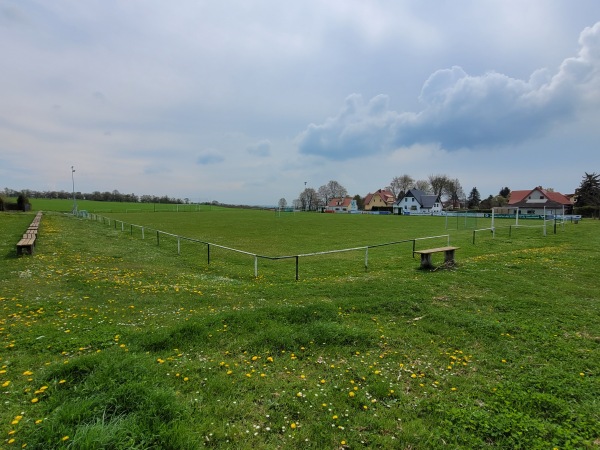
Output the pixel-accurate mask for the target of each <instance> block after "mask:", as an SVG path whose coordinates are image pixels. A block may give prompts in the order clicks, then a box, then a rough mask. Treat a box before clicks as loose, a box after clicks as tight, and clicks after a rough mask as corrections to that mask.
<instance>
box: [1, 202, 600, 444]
mask: <svg viewBox="0 0 600 450" xmlns="http://www.w3.org/2000/svg"><path fill="white" fill-rule="evenodd" d="M141 214H143V213H136V217H139V218H142V219H143V220H139V222H140V223H141V224H147V225H148V226H152V227H153V228H155V229H161V230H165V231H172V232H173V234H176V235H185V236H191V237H198V238H200V237H202V238H206V240H207V241H212V242H217V243H223V244H224V243H231V245H232V246H233V247H236V248H241V249H245V250H250V251H257V249H258V250H260V249H264V252H265V253H267V254H280V253H279V252H280V251H282V250H284V251H285V250H287V251H289V252H290V253H302V252H304V251H306V249H308V250H309V251H311V252H315V251H324V250H328V249H332V248H334V249H335V248H344V247H347V246H348V242H351V243H352V244H353V245H356V246H362V245H369V244H373V243H379V242H388V241H393V240H397V239H401V238H405V237H414V236H416V235H420V234H421V233H423V234H427V235H439V234H444V233H443V232H440V231H441V230H443V228H444V226H443V222H440V221H438V220H436V218H428V217H425V218H421V220H420V221H415V220H414V219H417V218H408V217H406V218H402V217H367V216H365V217H360V218H359V217H343V216H339V217H333V218H332V217H329V216H330V215H318V214H306V215H301V214H298V215H296V218H295V219H294V218H292V216H288V217H287V219H291V220H287V219H285V220H286V221H285V222H284V221H279V222H277V221H276V218H275V217H273V215H271V214H269V213H266V212H236V211H231V212H230V211H225V212H218V211H213V212H211V213H210V215H208V214H207V216H209V217H204V216H202V213H185V214H182V213H179V214H173V213H171V214H167V213H155V214H154V213H152V214H150V213H149V214H148V216H147V217H144V216H142V215H141ZM132 216H133V214H130V215H124V216H123V217H124V220H125V219H126V218H128V217H132ZM325 216H327V217H325ZM32 217H33V216H32V215H29V216H28V215H23V216H21V215H9V216H1V215H0V221H2V222H1V223H2V225H3V230H5V233H4V234H5V237H3V238H2V239H3V240H4V241H5V247H4V248H5V250H6V252H5V258H4V260H3V264H2V265H1V266H0V275H1V276H2V291H1V292H0V309H1V311H2V316H1V317H2V319H1V320H2V322H1V323H0V342H1V343H2V346H1V347H0V348H1V355H0V386H2V388H1V391H0V392H2V394H3V397H2V398H3V408H2V409H0V427H2V428H1V429H2V432H3V434H4V437H3V438H2V439H3V442H2V445H3V446H4V447H7V448H12V447H15V448H22V447H23V446H24V445H27V447H26V448H98V447H104V448H148V447H151V446H154V448H173V449H193V448H198V447H199V446H207V447H213V448H232V449H233V448H236V449H238V448H242V449H246V448H247V449H250V448H278V447H280V448H312V449H321V448H337V449H342V448H344V449H345V448H415V449H417V448H433V449H436V448H450V447H451V448H465V449H467V448H482V447H486V446H493V447H495V448H531V449H535V448H548V447H550V448H553V447H556V448H561V449H562V448H590V449H592V448H596V447H597V445H598V439H600V412H599V410H598V408H597V405H598V402H599V401H600V392H599V391H600V389H599V385H598V373H599V367H600V355H599V353H598V351H597V350H598V340H599V339H600V325H599V324H600V313H599V311H600V309H599V298H598V294H597V273H598V272H599V271H600V259H599V258H600V255H599V253H598V251H597V249H598V246H599V245H600V241H599V240H600V233H598V231H599V230H598V225H599V223H598V221H584V222H582V223H580V224H578V225H567V226H565V228H564V229H559V230H558V233H557V234H556V235H554V234H548V235H547V236H543V234H542V233H541V231H540V230H539V229H529V228H527V229H518V230H513V236H512V237H510V238H509V236H508V230H503V231H499V232H497V233H496V237H495V238H492V236H491V233H490V234H488V235H486V236H487V237H486V238H483V237H481V238H479V237H478V240H477V244H476V245H473V244H472V243H471V233H470V232H471V230H466V231H464V232H456V233H455V232H452V234H451V242H452V243H453V244H455V245H457V246H459V247H460V253H458V254H457V258H458V266H457V268H456V270H451V271H450V270H441V271H436V272H428V271H420V270H418V269H417V268H418V265H419V264H418V260H417V259H413V258H412V257H411V255H410V245H408V244H407V247H408V248H405V247H398V248H395V247H393V246H386V247H382V248H380V249H372V251H370V252H369V271H368V272H366V273H365V272H364V268H363V267H362V266H363V261H362V258H363V256H364V254H363V253H362V252H360V254H359V255H353V256H352V257H350V256H349V255H348V254H347V253H342V254H334V255H329V256H323V257H318V258H309V260H307V262H306V263H303V266H302V268H303V270H304V267H305V266H306V270H307V274H306V275H304V272H303V276H302V278H301V281H300V282H298V283H296V282H292V281H291V280H293V275H292V274H293V267H292V266H290V267H289V269H291V270H290V271H289V272H288V271H285V272H284V273H282V272H280V267H279V266H277V267H276V268H275V270H273V272H272V273H269V274H268V276H264V277H262V276H261V277H259V278H255V277H253V276H252V270H251V264H250V267H249V265H248V259H247V255H240V260H239V263H240V264H239V265H238V264H237V262H238V261H237V260H235V261H234V263H233V264H230V263H229V262H228V261H229V260H230V259H232V258H231V257H230V256H225V254H224V255H223V256H224V257H223V258H222V259H221V258H217V260H216V261H215V267H212V264H211V267H210V268H209V267H207V265H206V261H205V252H204V249H199V248H198V247H199V245H198V244H195V243H190V245H189V246H188V247H186V248H182V252H181V254H180V255H179V254H178V253H177V251H176V249H177V245H176V244H177V241H176V240H175V239H173V238H171V239H170V240H169V238H168V237H167V239H165V240H164V241H162V240H161V245H160V246H156V242H155V241H153V240H152V239H146V240H144V241H142V240H141V239H139V238H137V237H136V238H135V239H132V237H131V236H130V234H129V230H127V229H126V228H125V230H124V231H121V229H120V228H119V227H118V228H117V229H115V228H114V223H112V222H111V226H108V225H107V224H102V223H101V222H97V221H90V220H81V219H75V218H73V217H70V216H67V215H63V214H47V215H45V217H44V219H43V222H42V223H43V227H42V228H41V230H40V246H39V248H38V252H37V253H36V255H34V256H33V257H32V258H17V257H16V256H15V255H14V243H15V242H14V240H13V237H14V236H15V235H16V236H17V237H18V236H19V235H20V233H22V231H21V229H22V226H23V224H26V223H27V222H30V221H31V218H32ZM113 219H114V218H113ZM356 219H358V220H356ZM136 221H137V220H136ZM128 222H130V220H128ZM479 226H481V224H479ZM182 245H185V243H182ZM400 248H401V249H400ZM9 250H10V251H9ZM380 252H381V253H380ZM227 255H229V254H227ZM354 256H358V258H355V257H354ZM321 258H327V259H321ZM284 263H285V262H284ZM261 273H262V266H261ZM11 440H12V442H11ZM9 442H10V443H9ZM2 445H0V446H2Z"/></svg>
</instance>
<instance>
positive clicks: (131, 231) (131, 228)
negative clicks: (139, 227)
mask: <svg viewBox="0 0 600 450" xmlns="http://www.w3.org/2000/svg"><path fill="white" fill-rule="evenodd" d="M129 233H130V234H131V235H132V236H133V225H131V227H130V230H129Z"/></svg>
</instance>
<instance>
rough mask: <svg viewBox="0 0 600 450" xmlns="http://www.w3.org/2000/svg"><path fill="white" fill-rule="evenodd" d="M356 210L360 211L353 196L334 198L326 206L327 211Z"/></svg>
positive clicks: (346, 211)
mask: <svg viewBox="0 0 600 450" xmlns="http://www.w3.org/2000/svg"><path fill="white" fill-rule="evenodd" d="M354 211H358V205H357V204H356V200H354V199H353V198H352V197H342V198H332V199H331V200H330V201H329V203H327V206H326V207H325V212H327V213H349V212H354Z"/></svg>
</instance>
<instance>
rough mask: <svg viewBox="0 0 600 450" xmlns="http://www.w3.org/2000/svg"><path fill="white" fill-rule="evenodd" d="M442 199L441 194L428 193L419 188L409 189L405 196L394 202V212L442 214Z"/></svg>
mask: <svg viewBox="0 0 600 450" xmlns="http://www.w3.org/2000/svg"><path fill="white" fill-rule="evenodd" d="M442 210H443V208H442V201H441V199H440V196H439V195H434V194H427V193H426V192H423V191H421V190H419V189H416V188H413V189H409V191H408V192H407V193H406V195H405V196H404V198H402V199H401V200H398V201H397V202H396V203H394V214H406V215H410V214H440V213H441V212H442Z"/></svg>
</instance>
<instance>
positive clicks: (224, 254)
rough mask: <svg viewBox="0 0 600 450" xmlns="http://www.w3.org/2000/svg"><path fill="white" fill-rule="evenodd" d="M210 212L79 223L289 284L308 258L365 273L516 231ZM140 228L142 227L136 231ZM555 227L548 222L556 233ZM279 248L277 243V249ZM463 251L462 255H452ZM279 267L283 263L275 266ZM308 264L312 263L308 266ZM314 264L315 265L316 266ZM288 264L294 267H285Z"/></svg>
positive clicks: (505, 223)
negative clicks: (273, 275) (373, 265)
mask: <svg viewBox="0 0 600 450" xmlns="http://www.w3.org/2000/svg"><path fill="white" fill-rule="evenodd" d="M216 211H218V213H215V214H208V213H207V212H205V213H202V214H200V215H184V216H178V217H177V219H176V220H173V218H174V217H176V216H173V215H170V214H167V215H161V214H158V215H156V214H151V215H146V214H140V215H133V216H131V215H125V216H123V215H118V214H116V215H115V214H113V215H110V216H103V215H98V214H90V215H89V216H87V215H86V217H88V218H90V219H91V220H94V221H99V222H101V223H103V224H105V225H107V226H112V227H114V228H115V229H120V230H121V231H122V232H125V231H127V232H128V233H129V234H130V235H131V236H133V237H137V238H141V239H142V240H146V239H147V240H150V241H154V242H155V243H156V245H158V246H160V245H161V242H162V245H163V246H165V245H167V246H169V245H171V246H172V245H173V244H174V243H175V245H176V251H177V254H179V255H180V254H181V253H182V251H185V252H186V253H187V252H191V253H192V254H194V255H198V256H199V255H200V254H202V252H204V253H205V262H206V264H211V263H213V264H214V263H215V261H217V260H222V259H225V260H229V261H231V262H233V261H234V260H235V261H238V262H237V264H239V265H240V266H243V265H244V262H243V261H244V258H243V257H242V258H241V259H240V258H235V257H234V256H233V254H237V256H240V255H246V258H245V260H246V263H245V264H247V266H248V267H253V273H254V276H255V277H257V276H259V271H260V272H261V273H262V272H264V268H265V267H268V271H273V270H277V269H276V268H275V266H276V265H274V264H273V262H278V261H279V262H280V263H279V266H283V267H285V268H284V269H281V270H280V271H284V272H286V273H291V272H294V273H295V279H296V280H298V279H299V278H300V272H301V267H303V266H305V264H304V263H303V264H301V263H300V261H301V260H306V259H308V258H310V259H317V258H319V259H321V260H322V261H328V262H327V264H329V265H331V264H333V265H340V264H342V263H344V262H345V263H346V264H348V269H347V270H349V271H354V270H358V267H359V264H360V263H359V262H360V261H362V267H363V268H364V270H365V271H367V270H368V269H369V265H370V257H369V255H370V253H371V255H373V256H374V257H375V258H378V257H379V258H383V259H386V258H397V257H398V256H399V255H401V254H404V255H410V256H412V257H413V258H414V255H415V250H417V249H423V248H424V247H423V246H425V247H439V246H447V245H450V244H451V234H449V233H452V239H459V240H462V241H463V243H464V240H465V237H466V236H468V235H471V233H472V244H475V237H476V233H479V234H480V236H482V237H481V238H483V239H486V238H489V236H485V235H484V232H486V231H487V232H489V233H491V237H492V238H495V235H496V232H499V233H506V232H507V233H508V236H509V237H511V236H512V232H513V230H514V229H515V227H516V226H515V224H514V223H513V222H512V219H495V220H494V219H493V218H479V224H480V226H482V227H485V228H477V229H469V228H470V227H464V228H462V229H461V228H459V227H458V228H456V229H454V230H449V229H448V218H447V217H432V216H424V217H407V216H370V215H358V216H357V215H348V214H338V215H321V214H311V213H300V214H298V215H287V216H285V215H284V216H281V215H279V214H275V215H273V214H272V213H270V212H265V211H244V212H241V211H239V212H238V214H239V217H238V218H236V220H235V221H234V223H231V222H230V221H229V219H230V218H231V216H228V215H227V213H230V214H231V213H232V210H229V209H218V210H216ZM133 218H134V219H136V220H137V221H138V223H137V224H133V223H130V222H128V220H131V219H133ZM223 220H224V222H223ZM139 222H144V223H146V224H147V225H140V224H139ZM318 224H328V225H324V227H322V228H316V227H319V226H321V225H318ZM564 226H565V223H564V222H561V227H562V228H561V230H562V231H564ZM158 227H164V228H166V229H168V230H169V231H165V229H158ZM520 227H529V228H539V229H540V232H543V234H544V235H546V223H545V222H543V223H542V224H541V225H540V224H535V225H533V224H532V225H528V226H524V225H520ZM556 229H557V227H556V223H555V227H554V232H555V233H556ZM174 230H177V231H174ZM215 230H221V231H224V230H228V236H227V237H223V236H220V235H214V232H215ZM236 230H237V232H236ZM315 230H318V231H315ZM202 233H205V234H202ZM424 233H432V234H429V235H426V234H424ZM435 233H440V234H435ZM441 233H444V234H441ZM489 233H488V235H489ZM192 236H194V237H192ZM212 236H214V238H213V237H212ZM365 236H366V237H365ZM481 238H480V239H481ZM211 239H212V240H211ZM385 239H388V240H387V241H386V240H385ZM278 243H279V244H283V245H277V244H278ZM455 244H456V242H453V245H455ZM182 247H185V250H182ZM465 250H466V249H461V250H460V252H459V253H463V252H465ZM467 253H468V251H467ZM342 254H347V255H342ZM344 256H346V257H345V258H344ZM286 260H287V261H286ZM282 261H285V262H284V263H281V262H282ZM310 264H312V265H313V266H314V265H315V263H310ZM320 264H321V263H316V265H317V266H319V265H320ZM290 265H292V267H293V269H289V266H290ZM259 267H260V269H259ZM319 270H326V269H319Z"/></svg>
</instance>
